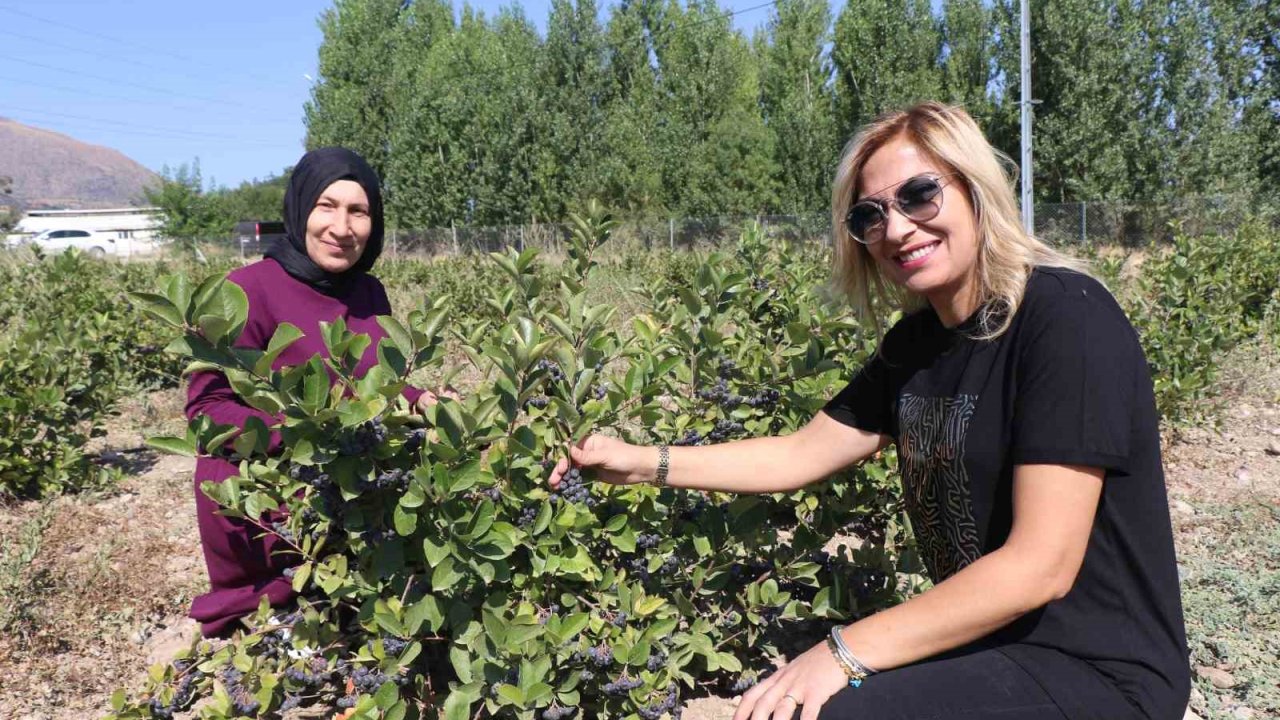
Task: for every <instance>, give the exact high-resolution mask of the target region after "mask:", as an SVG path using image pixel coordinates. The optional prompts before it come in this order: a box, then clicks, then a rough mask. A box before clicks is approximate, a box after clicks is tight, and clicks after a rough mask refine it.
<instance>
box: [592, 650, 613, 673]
mask: <svg viewBox="0 0 1280 720" xmlns="http://www.w3.org/2000/svg"><path fill="white" fill-rule="evenodd" d="M587 659H588V660H590V661H591V662H592V664H594V665H595V666H596V667H601V668H607V667H609V666H610V665H612V664H613V648H610V647H604V646H602V647H593V648H591V649H590V650H588V651H587Z"/></svg>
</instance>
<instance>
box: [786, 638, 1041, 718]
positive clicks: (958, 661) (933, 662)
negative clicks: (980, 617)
mask: <svg viewBox="0 0 1280 720" xmlns="http://www.w3.org/2000/svg"><path fill="white" fill-rule="evenodd" d="M796 717H797V718H798V717H799V714H798V713H797V714H796ZM819 717H820V719H821V720H872V719H874V720H947V719H949V718H963V719H965V720H978V719H979V718H993V719H995V720H1067V716H1066V715H1065V714H1063V712H1062V710H1061V709H1059V708H1058V706H1057V705H1056V704H1055V703H1054V702H1053V700H1052V699H1050V698H1049V696H1048V694H1046V693H1045V691H1044V689H1043V688H1041V687H1040V684H1039V683H1038V682H1036V680H1035V678H1033V677H1031V675H1029V674H1027V672H1026V671H1025V670H1023V669H1022V667H1021V666H1019V665H1018V664H1017V663H1015V662H1014V661H1013V660H1010V659H1009V658H1008V657H1006V656H1005V655H1004V654H1003V653H1001V652H1000V651H998V650H991V649H984V650H970V651H961V652H958V653H949V654H946V655H942V656H939V657H938V658H934V659H930V660H925V661H923V662H919V663H916V664H914V665H908V666H905V667H901V668H897V669H894V670H889V671H887V672H883V673H879V674H877V675H873V676H871V677H869V678H867V679H866V680H865V681H864V682H863V683H862V687H857V688H845V689H844V690H841V691H840V692H838V693H836V694H835V695H834V696H833V697H832V698H831V699H830V700H828V701H827V703H826V704H825V705H823V707H822V712H821V714H820V715H819Z"/></svg>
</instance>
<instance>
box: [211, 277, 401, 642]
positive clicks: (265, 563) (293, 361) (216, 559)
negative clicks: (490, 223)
mask: <svg viewBox="0 0 1280 720" xmlns="http://www.w3.org/2000/svg"><path fill="white" fill-rule="evenodd" d="M227 278H228V279H229V280H231V281H232V282H234V283H235V284H237V285H239V286H240V287H241V288H243V289H244V291H245V294H246V295H248V298H249V318H248V322H247V323H246V324H245V328H244V332H243V333H242V334H241V335H240V339H239V340H237V341H236V345H237V346H239V347H247V348H258V349H265V348H266V347H267V343H268V342H269V341H270V340H271V336H272V335H273V334H274V333H275V330H276V327H277V326H278V325H279V324H280V323H283V322H287V323H291V324H293V325H296V326H297V327H298V328H299V329H300V330H302V332H303V336H302V338H300V339H299V340H298V341H297V342H295V343H294V344H293V345H291V346H289V348H288V349H287V350H285V351H284V352H283V353H281V354H280V357H279V358H277V359H276V361H275V363H274V366H273V367H275V368H277V369H278V368H281V367H285V366H291V365H300V364H303V363H305V362H307V361H308V360H310V359H311V357H312V356H314V355H316V354H317V353H319V354H321V355H327V352H326V350H325V347H324V341H323V340H322V339H321V336H320V322H321V321H324V322H333V321H334V320H337V319H338V318H340V317H341V318H343V319H344V320H345V321H346V323H347V328H348V329H350V330H351V331H352V332H356V333H362V334H365V335H368V336H369V337H370V338H371V339H372V341H373V342H371V343H370V344H369V347H368V349H366V350H365V353H364V357H363V358H361V360H360V363H359V365H358V366H357V367H356V375H357V376H359V375H363V374H364V373H365V372H367V371H368V370H369V368H370V367H372V366H374V365H375V364H377V360H378V358H377V349H378V341H379V340H380V339H382V338H383V337H385V336H386V333H385V332H383V330H382V327H381V326H380V325H378V323H377V316H379V315H390V314H391V304H390V302H389V301H388V300H387V292H386V290H384V289H383V287H382V283H380V282H378V280H377V279H376V278H374V277H373V276H371V275H361V276H360V277H359V278H358V279H357V280H356V281H354V282H352V283H351V285H350V286H349V287H348V288H347V291H346V292H345V293H343V294H342V295H340V296H336V297H334V296H329V295H325V294H324V293H321V292H319V291H318V290H316V289H315V288H312V287H311V286H310V285H307V284H306V283H304V282H301V281H299V280H296V279H294V278H293V277H292V276H290V275H289V274H288V273H286V272H285V271H284V269H283V268H282V267H280V265H279V264H278V263H277V262H276V261H274V260H271V259H264V260H261V261H259V262H256V263H253V264H252V265H247V266H245V267H242V268H239V269H237V270H235V271H233V272H231V273H230V274H229V275H228V276H227ZM422 392H423V391H422V390H420V389H418V388H414V387H407V388H405V390H404V397H405V398H406V399H407V400H409V402H411V403H412V402H416V401H417V399H418V397H419V396H420V395H421V394H422ZM186 411H187V417H188V418H195V417H197V416H200V415H205V416H208V417H209V418H210V419H212V420H213V421H214V422H216V423H219V424H223V425H236V426H239V427H244V424H245V421H246V420H248V418H249V417H251V416H253V417H258V418H261V419H262V420H263V421H264V422H266V423H267V424H268V425H270V424H272V423H274V422H276V419H275V418H273V417H271V416H270V415H268V414H267V413H264V412H262V411H260V410H255V409H253V408H251V407H249V406H248V405H245V404H244V403H243V402H241V401H240V398H239V397H238V396H237V395H236V394H235V392H234V391H233V390H232V389H231V386H230V384H229V383H228V382H227V379H226V377H225V376H224V375H223V374H222V373H218V372H198V373H194V374H192V376H191V382H190V386H189V387H188V390H187V408H186ZM279 443H280V437H279V433H273V434H272V437H271V450H273V451H274V450H275V449H277V448H278V447H279ZM238 472H239V470H238V469H237V467H236V466H235V465H234V464H232V463H230V462H228V461H227V460H224V459H222V458H215V457H207V456H206V457H201V458H199V459H198V460H197V461H196V472H195V490H196V520H197V523H198V524H199V528H200V543H201V545H202V547H203V549H204V560H205V564H206V566H207V567H208V569H209V585H210V588H209V592H207V593H205V594H204V595H201V596H199V597H197V598H196V599H195V600H194V601H193V602H192V604H191V613H190V615H191V617H192V618H194V619H195V620H198V621H199V622H200V623H201V628H202V630H203V632H204V634H205V636H206V637H214V636H221V635H226V634H229V633H230V632H231V631H233V630H234V629H235V628H236V626H237V621H238V620H239V619H240V618H241V617H244V616H245V615H248V614H249V613H251V612H253V611H254V610H256V609H257V607H258V602H259V600H260V599H261V597H262V596H263V595H266V596H267V598H268V599H269V600H270V602H271V604H272V606H280V605H284V604H287V603H288V602H290V601H291V600H292V599H293V594H294V593H293V589H292V587H291V586H290V581H289V579H288V578H286V577H284V575H283V571H284V570H285V568H287V567H289V566H291V565H296V564H297V556H296V555H292V554H290V553H276V552H273V551H275V550H277V548H276V544H277V541H278V538H276V537H275V536H274V535H270V534H268V535H266V536H262V535H263V533H262V531H261V530H260V529H258V528H257V527H255V526H253V525H250V524H248V523H246V522H245V521H243V520H240V519H236V518H228V517H224V516H222V515H220V514H218V509H219V508H218V504H217V503H215V502H214V501H212V500H210V499H209V498H208V497H207V496H205V494H204V492H202V491H201V490H200V485H201V483H205V482H209V481H214V482H218V481H222V480H225V479H226V478H228V477H230V476H232V475H235V474H237V473H238Z"/></svg>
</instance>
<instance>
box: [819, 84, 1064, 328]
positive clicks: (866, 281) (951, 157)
mask: <svg viewBox="0 0 1280 720" xmlns="http://www.w3.org/2000/svg"><path fill="white" fill-rule="evenodd" d="M897 139H904V140H906V141H907V142H909V143H911V144H912V145H914V146H915V147H916V148H917V149H918V150H919V151H921V152H922V153H924V154H925V156H926V157H928V158H929V159H930V160H931V161H932V162H934V163H935V164H937V165H938V167H939V170H941V171H942V172H944V173H954V174H955V175H956V180H953V181H952V182H953V183H955V182H956V181H959V182H962V183H963V184H964V188H965V190H966V191H967V192H968V195H969V202H970V204H971V205H972V207H973V213H974V221H975V223H974V224H975V227H976V230H977V238H976V240H977V243H978V260H977V268H976V271H977V273H978V293H979V297H978V306H979V307H980V308H982V311H981V314H980V315H979V317H978V324H977V329H976V331H975V334H976V337H978V338H980V339H991V338H995V337H999V336H1000V335H1001V334H1003V333H1004V331H1005V330H1008V329H1009V325H1010V323H1012V322H1013V316H1014V313H1016V312H1017V311H1018V306H1019V305H1020V304H1021V303H1022V295H1023V292H1024V291H1025V289H1026V285H1027V278H1028V277H1029V276H1030V275H1031V271H1032V269H1033V268H1035V267H1037V266H1052V267H1064V268H1070V269H1072V270H1077V271H1080V272H1084V273H1088V272H1089V271H1088V266H1087V265H1086V264H1085V263H1083V262H1081V261H1080V260H1077V259H1076V258H1073V257H1070V256H1068V255H1064V254H1063V253H1060V252H1058V251H1057V250H1055V249H1053V248H1052V247H1049V246H1048V245H1047V244H1045V243H1044V242H1043V241H1041V240H1039V239H1037V238H1035V237H1034V236H1032V235H1029V234H1028V233H1027V232H1026V231H1024V230H1023V229H1022V222H1021V214H1020V213H1019V211H1018V205H1017V203H1016V202H1015V200H1014V194H1013V181H1014V176H1015V175H1016V166H1015V165H1014V164H1013V161H1012V160H1010V159H1009V158H1008V157H1007V156H1006V155H1004V154H1003V153H1001V152H1000V151H999V150H996V149H995V148H994V147H992V146H991V143H989V142H987V139H986V137H985V136H983V134H982V131H981V130H980V129H979V128H978V125H977V123H975V122H974V121H973V118H971V117H969V114H968V113H966V112H965V111H964V110H963V109H961V108H959V107H954V106H948V105H943V104H941V103H936V102H926V103H921V104H919V105H915V106H913V107H910V108H908V109H906V110H901V111H897V112H891V113H886V114H884V115H881V116H880V117H878V118H876V119H875V120H874V121H872V122H871V123H870V124H869V125H867V126H865V127H863V128H862V130H860V131H859V132H858V134H857V135H855V136H854V137H853V139H852V140H850V141H849V144H848V145H846V146H845V149H844V152H843V154H842V155H841V156H840V164H839V165H837V166H836V176H835V184H834V187H833V188H832V192H831V228H832V245H833V247H834V249H835V255H834V258H833V262H834V268H833V269H834V275H835V277H834V281H835V285H836V287H837V289H838V290H839V291H840V292H841V293H842V294H844V295H845V296H847V297H848V298H849V300H850V302H851V303H852V304H853V307H854V310H855V311H857V313H858V314H859V316H861V317H862V319H863V320H864V321H866V322H869V323H870V324H871V325H872V326H873V327H875V329H876V330H877V332H878V331H879V330H880V329H881V328H880V323H879V318H878V317H876V315H875V313H874V312H873V309H872V304H873V302H874V300H875V299H878V300H880V301H882V302H886V303H888V304H889V305H890V306H892V307H897V308H901V309H902V310H904V311H911V310H916V309H919V308H921V307H924V306H925V305H926V304H927V300H926V299H925V298H924V297H923V296H920V295H917V294H915V293H912V292H910V291H908V290H906V289H905V288H902V287H900V286H897V285H896V284H894V283H892V282H890V281H889V280H887V279H886V278H885V277H884V276H883V275H882V274H881V272H880V268H879V266H878V265H877V264H876V262H875V259H874V258H872V257H871V254H870V253H869V252H868V251H867V248H866V246H864V245H862V244H861V243H859V242H857V241H856V240H854V239H853V238H852V237H850V235H849V232H848V231H847V230H846V229H845V224H844V218H845V215H846V214H847V213H848V212H849V207H850V206H851V205H852V204H853V201H854V198H856V197H857V196H858V194H859V192H861V190H862V188H860V187H859V186H858V183H859V180H860V177H861V175H862V169H863V167H865V166H866V164H867V160H868V159H869V158H870V157H871V155H872V154H873V153H875V152H876V151H877V150H879V149H880V148H881V147H884V146H885V145H887V144H888V143H889V142H891V141H893V140H897ZM1005 168H1010V169H1012V171H1011V172H1006V170H1005Z"/></svg>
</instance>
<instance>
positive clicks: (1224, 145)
mask: <svg viewBox="0 0 1280 720" xmlns="http://www.w3.org/2000/svg"><path fill="white" fill-rule="evenodd" d="M1031 5H1032V17H1031V32H1032V42H1033V44H1032V73H1033V86H1034V96H1035V98H1036V99H1037V100H1038V101H1039V103H1038V104H1037V105H1036V106H1035V114H1036V119H1035V153H1036V163H1035V167H1036V169H1035V182H1036V196H1037V200H1039V201H1048V202H1059V201H1075V200H1090V201H1092V200H1106V201H1124V202H1139V203H1165V202H1172V201H1174V200H1175V199H1177V198H1180V197H1186V196H1220V195H1223V194H1234V195H1246V196H1253V195H1254V194H1255V193H1256V191H1257V190H1258V189H1259V188H1261V187H1264V186H1267V185H1268V182H1269V183H1270V185H1269V186H1270V187H1275V182H1276V180H1280V99H1278V98H1280V62H1277V57H1278V55H1277V46H1278V45H1280V3H1274V2H1268V0H1164V1H1162V2H1151V1H1147V0H1113V1H1102V0H1054V1H1053V2H1044V1H1036V2H1032V3H1031ZM1017 12H1018V2H1017V0H994V1H992V0H985V1H984V0H942V2H940V3H931V2H930V0H848V1H847V4H845V5H844V7H842V8H840V9H839V11H838V13H836V14H835V15H834V17H833V12H832V9H831V6H830V5H829V4H828V2H827V0H778V1H777V2H776V3H774V4H773V5H772V6H771V7H770V8H769V18H768V21H767V23H766V24H765V25H764V26H763V27H762V28H760V29H759V30H757V31H756V32H755V33H754V35H752V36H751V37H748V36H747V35H745V34H744V33H742V32H741V31H738V30H735V29H734V28H733V26H732V18H731V16H730V14H729V13H727V12H726V11H725V9H724V8H722V7H720V6H719V5H717V3H716V2H715V0H687V2H685V3H683V4H682V3H680V2H677V0H622V1H621V2H620V3H619V4H617V5H615V6H612V7H610V8H608V12H607V13H601V9H600V8H599V7H597V5H596V2H595V0H552V3H551V8H550V11H549V17H548V18H547V22H546V31H545V33H544V34H540V33H539V32H537V30H536V29H535V26H534V24H533V23H532V22H531V21H530V19H529V18H528V17H526V16H525V14H524V13H523V11H522V10H521V8H520V7H519V6H515V7H510V8H507V9H504V10H502V11H501V12H499V13H498V14H497V15H496V16H493V17H485V16H483V15H481V14H480V13H478V12H476V11H475V10H473V9H471V8H469V7H466V6H463V7H462V8H460V9H455V8H454V7H453V5H451V3H450V1H449V0H413V1H411V2H406V1H405V0H337V1H336V2H335V4H334V5H333V7H332V8H330V9H328V10H326V11H325V12H324V13H323V15H322V16H321V18H320V20H319V22H320V26H321V29H322V31H323V38H324V39H323V42H322V44H321V46H320V49H319V72H320V75H319V77H318V80H317V83H316V85H315V87H314V88H313V92H312V97H311V99H310V101H309V102H308V103H307V104H306V108H305V112H306V123H307V145H308V146H309V147H315V146H320V145H326V144H344V145H348V146H350V147H353V148H354V149H356V150H358V151H360V152H361V153H363V154H365V155H366V156H367V157H369V158H370V160H371V162H372V163H373V164H374V165H375V167H376V168H377V169H378V170H379V172H380V173H381V174H382V176H383V178H384V181H385V183H386V186H387V195H388V207H389V212H390V216H391V220H392V222H393V223H394V224H396V225H399V226H402V227H413V226H419V227H420V226H438V225H448V224H449V223H450V222H457V223H459V224H478V225H485V224H501V223H521V222H529V221H539V222H541V221H547V220H558V219H560V218H562V217H563V216H564V214H565V212H566V210H568V209H570V208H573V207H575V206H577V205H578V204H580V203H582V202H584V201H585V200H586V199H587V198H590V197H596V198H599V199H601V200H602V201H603V202H605V203H606V204H607V205H609V206H610V207H612V208H613V209H614V210H615V211H618V212H620V213H623V214H626V215H633V216H697V215H713V214H736V213H793V212H816V211H822V210H823V209H825V208H827V207H828V206H829V202H830V198H829V186H830V178H831V174H832V169H833V166H834V163H835V161H836V159H837V158H838V156H839V153H840V150H841V148H842V147H843V145H844V143H845V142H846V141H847V140H848V138H849V137H850V135H851V133H853V132H854V131H855V130H856V128H858V127H859V126H860V125H862V124H863V123H865V122H866V121H868V120H869V119H871V118H872V117H874V116H875V115H876V114H878V113H880V112H882V111H884V110H886V109H890V108H894V107H898V106H902V105H904V104H906V103H910V102H912V101H916V100H920V99H941V100H944V101H948V102H955V103H961V104H963V105H964V106H965V107H967V108H968V109H969V111H970V112H971V113H972V114H973V115H974V116H975V117H976V118H977V119H978V120H979V122H980V123H981V124H982V125H983V127H984V128H985V130H986V131H987V133H988V135H989V136H990V137H991V138H992V140H993V141H994V143H995V144H996V145H997V146H998V147H999V148H1001V149H1002V150H1003V151H1004V152H1005V153H1007V154H1009V155H1010V156H1011V157H1013V158H1015V159H1016V158H1017V157H1018V154H1019V151H1018V148H1019V119H1018V112H1019V108H1018V104H1017V103H1018V60H1019V38H1018V16H1017ZM602 14H604V15H607V17H605V18H604V19H602V17H601V16H602Z"/></svg>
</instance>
